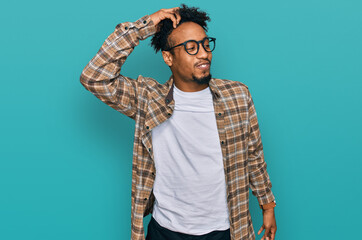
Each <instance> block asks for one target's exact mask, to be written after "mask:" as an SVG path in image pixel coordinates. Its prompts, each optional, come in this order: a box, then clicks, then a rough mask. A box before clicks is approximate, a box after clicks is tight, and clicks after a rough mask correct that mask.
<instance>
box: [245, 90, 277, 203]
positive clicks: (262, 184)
mask: <svg viewBox="0 0 362 240" xmlns="http://www.w3.org/2000/svg"><path fill="white" fill-rule="evenodd" d="M248 109H249V123H250V124H249V126H250V129H249V141H248V171H249V182H250V188H251V190H252V194H253V195H254V196H255V197H256V198H257V199H258V202H259V205H264V204H267V203H270V202H272V201H274V200H275V197H274V195H273V192H272V190H271V188H272V183H271V181H270V178H269V174H268V172H267V169H266V167H267V164H266V162H265V161H264V152H263V144H262V141H261V135H260V130H259V124H258V119H257V115H256V111H255V106H254V102H253V99H252V97H251V94H250V91H249V90H248Z"/></svg>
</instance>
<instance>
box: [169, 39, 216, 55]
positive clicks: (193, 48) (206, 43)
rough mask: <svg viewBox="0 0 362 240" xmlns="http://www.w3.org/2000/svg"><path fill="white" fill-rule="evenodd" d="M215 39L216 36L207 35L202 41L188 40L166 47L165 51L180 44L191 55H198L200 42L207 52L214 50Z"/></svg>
mask: <svg viewBox="0 0 362 240" xmlns="http://www.w3.org/2000/svg"><path fill="white" fill-rule="evenodd" d="M215 41H216V38H213V37H205V38H204V39H202V40H200V41H196V40H188V41H186V42H183V43H180V44H178V45H176V46H173V47H171V48H168V49H165V51H170V50H171V49H173V48H175V47H179V46H182V45H183V46H184V48H185V51H186V52H187V53H188V54H190V55H196V54H197V53H198V52H199V48H200V43H201V44H202V47H203V48H204V49H205V51H206V52H212V51H214V49H215Z"/></svg>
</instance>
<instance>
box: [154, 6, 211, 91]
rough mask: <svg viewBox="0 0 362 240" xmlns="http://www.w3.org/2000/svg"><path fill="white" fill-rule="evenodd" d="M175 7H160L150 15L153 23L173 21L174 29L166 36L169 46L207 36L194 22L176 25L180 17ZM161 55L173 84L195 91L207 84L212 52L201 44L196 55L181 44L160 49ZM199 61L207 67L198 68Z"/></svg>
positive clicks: (209, 75)
mask: <svg viewBox="0 0 362 240" xmlns="http://www.w3.org/2000/svg"><path fill="white" fill-rule="evenodd" d="M177 9H178V8H173V9H166V10H163V9H161V10H160V11H158V12H156V13H154V14H152V15H150V17H151V19H152V20H153V21H154V23H155V24H158V23H159V21H161V20H163V19H165V18H169V19H171V20H172V21H173V22H174V28H175V29H174V30H173V31H172V33H171V34H170V35H169V37H168V41H169V43H170V45H171V46H175V45H178V44H180V43H183V42H185V41H187V40H191V39H192V40H196V41H200V40H202V39H203V38H205V37H207V34H206V33H205V31H204V29H203V28H202V27H201V26H200V25H198V24H196V23H194V22H185V23H182V24H180V25H178V26H177V24H178V23H179V21H180V19H181V17H180V15H179V14H178V13H177V11H176V10H177ZM158 20H159V21H158ZM175 26H177V27H175ZM162 57H163V59H164V61H165V63H166V64H167V65H168V66H169V67H170V69H171V71H172V75H173V77H174V82H175V85H176V87H177V88H179V89H180V90H182V91H185V92H195V91H201V90H203V89H205V88H207V87H208V86H209V84H208V82H209V80H210V79H211V74H210V66H211V60H212V53H211V52H207V51H205V49H204V48H203V47H202V45H201V44H200V46H199V51H198V53H197V54H196V55H189V54H188V53H187V52H186V51H185V48H184V47H183V46H179V47H176V48H174V49H173V51H162ZM201 63H208V64H209V68H207V69H200V68H198V67H197V65H199V64H201Z"/></svg>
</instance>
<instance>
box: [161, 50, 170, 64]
mask: <svg viewBox="0 0 362 240" xmlns="http://www.w3.org/2000/svg"><path fill="white" fill-rule="evenodd" d="M162 57H163V60H164V61H165V63H166V64H167V65H168V66H169V67H171V66H172V62H173V56H172V54H171V53H170V52H169V51H162Z"/></svg>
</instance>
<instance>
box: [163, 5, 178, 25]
mask: <svg viewBox="0 0 362 240" xmlns="http://www.w3.org/2000/svg"><path fill="white" fill-rule="evenodd" d="M179 9H180V7H174V8H169V9H166V10H167V12H170V13H173V14H174V15H175V16H176V24H178V23H179V22H180V20H181V16H180V13H179V12H178V10H179Z"/></svg>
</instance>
